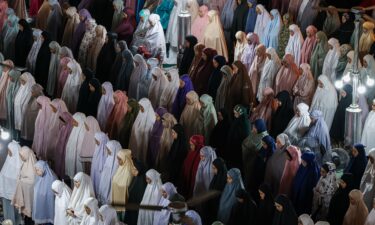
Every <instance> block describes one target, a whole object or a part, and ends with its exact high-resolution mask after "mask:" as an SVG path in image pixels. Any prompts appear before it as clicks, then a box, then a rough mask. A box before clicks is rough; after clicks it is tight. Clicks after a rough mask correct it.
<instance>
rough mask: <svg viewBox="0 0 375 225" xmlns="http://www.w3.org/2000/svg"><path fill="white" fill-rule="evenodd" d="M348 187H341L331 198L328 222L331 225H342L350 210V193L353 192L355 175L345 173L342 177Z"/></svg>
mask: <svg viewBox="0 0 375 225" xmlns="http://www.w3.org/2000/svg"><path fill="white" fill-rule="evenodd" d="M341 180H342V181H344V183H345V184H346V187H345V188H344V187H342V186H341V185H339V188H338V189H337V191H336V192H335V194H334V195H333V196H332V198H331V202H330V203H329V209H328V216H327V221H328V222H329V223H330V225H342V222H343V220H344V216H345V214H346V211H347V210H348V208H349V204H350V202H349V192H350V191H351V190H353V185H352V183H353V175H352V174H350V173H344V174H343V175H342V177H341Z"/></svg>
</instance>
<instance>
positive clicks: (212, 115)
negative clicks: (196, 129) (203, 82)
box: [199, 94, 217, 143]
mask: <svg viewBox="0 0 375 225" xmlns="http://www.w3.org/2000/svg"><path fill="white" fill-rule="evenodd" d="M199 100H200V102H201V103H203V104H202V108H201V111H200V120H201V122H203V123H201V124H202V126H203V127H202V133H203V135H204V136H205V137H206V139H205V140H206V143H209V137H210V135H211V131H212V129H214V127H215V125H216V123H217V114H216V109H215V106H214V103H213V100H212V97H211V96H209V95H207V94H204V95H202V96H201V97H200V98H199Z"/></svg>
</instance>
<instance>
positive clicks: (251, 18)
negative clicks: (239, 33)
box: [245, 0, 258, 33]
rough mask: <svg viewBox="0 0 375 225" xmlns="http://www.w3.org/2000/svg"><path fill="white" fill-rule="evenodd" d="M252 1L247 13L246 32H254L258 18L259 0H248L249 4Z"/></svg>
mask: <svg viewBox="0 0 375 225" xmlns="http://www.w3.org/2000/svg"><path fill="white" fill-rule="evenodd" d="M249 3H251V4H252V6H251V8H250V7H249V13H248V14H247V20H246V27H245V33H250V32H254V28H255V22H256V20H257V16H258V14H257V12H256V7H257V1H256V0H247V4H249Z"/></svg>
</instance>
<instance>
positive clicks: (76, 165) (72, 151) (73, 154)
mask: <svg viewBox="0 0 375 225" xmlns="http://www.w3.org/2000/svg"><path fill="white" fill-rule="evenodd" d="M73 119H74V120H75V121H76V122H77V124H76V126H74V127H73V129H72V132H71V133H70V135H69V139H68V142H67V143H66V149H65V159H62V160H65V174H66V175H68V176H69V177H73V176H74V175H75V174H76V173H77V172H82V171H83V168H82V163H81V162H80V161H79V160H78V158H79V153H80V151H81V146H82V143H83V139H84V137H85V131H86V128H85V120H86V116H85V114H83V113H80V112H77V113H75V114H74V115H73Z"/></svg>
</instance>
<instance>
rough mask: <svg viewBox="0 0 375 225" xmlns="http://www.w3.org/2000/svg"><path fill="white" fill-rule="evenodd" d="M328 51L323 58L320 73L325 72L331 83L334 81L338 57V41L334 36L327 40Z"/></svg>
mask: <svg viewBox="0 0 375 225" xmlns="http://www.w3.org/2000/svg"><path fill="white" fill-rule="evenodd" d="M328 47H329V50H328V53H327V55H326V57H325V59H324V63H323V70H322V74H325V75H326V76H327V77H328V78H329V79H330V81H331V82H332V83H334V82H335V81H336V66H337V63H338V62H339V58H340V43H339V41H338V40H337V39H336V38H330V39H329V40H328Z"/></svg>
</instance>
